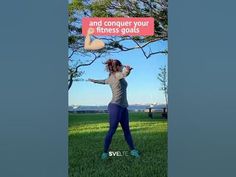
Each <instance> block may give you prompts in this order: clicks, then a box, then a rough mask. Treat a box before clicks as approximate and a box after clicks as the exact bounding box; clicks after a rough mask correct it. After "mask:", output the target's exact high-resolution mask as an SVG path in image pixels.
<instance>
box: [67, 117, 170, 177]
mask: <svg viewBox="0 0 236 177" xmlns="http://www.w3.org/2000/svg"><path fill="white" fill-rule="evenodd" d="M108 127H109V125H108V115H107V114H70V115H69V177H167V121H166V120H163V119H160V115H159V114H158V115H157V114H156V115H155V116H154V119H150V118H148V117H147V113H130V129H131V134H132V136H133V140H134V143H135V146H136V147H137V149H138V150H139V151H140V152H141V158H140V159H134V158H133V157H132V156H122V157H117V156H116V157H114V156H112V157H109V159H108V160H106V161H102V160H101V159H100V155H101V153H102V151H103V140H104V137H105V135H106V133H107V131H108ZM110 150H111V151H128V150H129V148H128V145H127V143H126V141H125V139H124V136H123V132H122V129H121V126H120V125H119V127H118V129H117V131H116V133H115V135H114V136H113V139H112V143H111V146H110Z"/></svg>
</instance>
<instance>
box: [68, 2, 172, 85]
mask: <svg viewBox="0 0 236 177" xmlns="http://www.w3.org/2000/svg"><path fill="white" fill-rule="evenodd" d="M167 14H168V1H167V0H151V1H150V0H115V1H114V0H72V2H71V3H69V4H68V15H69V20H68V31H69V33H68V47H69V56H68V58H69V72H68V74H69V77H68V84H69V86H68V88H70V87H71V85H72V83H73V81H75V80H77V79H78V78H79V77H80V76H81V71H80V70H81V67H82V66H89V65H90V64H92V63H93V62H91V61H93V60H96V59H98V58H101V57H105V56H106V55H108V54H112V53H119V52H126V51H130V50H136V49H140V50H141V51H142V53H143V55H144V57H145V58H147V59H148V58H150V57H151V56H152V55H156V54H166V53H167V50H164V51H152V49H151V48H150V46H149V44H151V43H156V42H158V41H160V40H167V38H168V33H167V29H168V18H167ZM83 17H154V19H155V21H154V31H155V34H154V35H153V36H146V37H145V36H136V37H130V36H123V37H117V36H110V37H108V36H107V37H103V38H100V39H102V40H103V41H104V42H105V44H106V45H105V48H104V49H103V50H99V51H86V50H84V48H83V43H84V36H83V35H82V24H81V20H82V18H83ZM94 38H96V37H95V36H94ZM125 41H130V42H132V44H133V46H130V45H129V46H126V44H125ZM72 56H76V57H72ZM72 58H73V60H72ZM85 58H90V61H85ZM87 63H90V64H89V65H81V64H87ZM79 65H80V66H79ZM78 66H79V67H78ZM77 72H80V74H77Z"/></svg>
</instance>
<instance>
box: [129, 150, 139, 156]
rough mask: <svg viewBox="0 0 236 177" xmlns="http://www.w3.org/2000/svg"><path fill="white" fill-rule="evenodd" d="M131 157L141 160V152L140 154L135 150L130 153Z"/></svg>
mask: <svg viewBox="0 0 236 177" xmlns="http://www.w3.org/2000/svg"><path fill="white" fill-rule="evenodd" d="M130 155H131V156H134V157H136V158H139V157H140V155H139V152H138V150H136V149H133V150H132V151H131V152H130Z"/></svg>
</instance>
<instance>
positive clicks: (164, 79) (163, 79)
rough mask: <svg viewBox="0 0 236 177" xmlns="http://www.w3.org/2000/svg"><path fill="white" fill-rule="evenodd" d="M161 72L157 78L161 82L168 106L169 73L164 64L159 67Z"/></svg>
mask: <svg viewBox="0 0 236 177" xmlns="http://www.w3.org/2000/svg"><path fill="white" fill-rule="evenodd" d="M159 70H160V73H159V74H158V76H157V78H158V80H159V81H160V82H161V88H160V90H162V91H163V92H164V96H165V102H166V108H167V107H168V74H167V67H166V66H163V67H160V68H159Z"/></svg>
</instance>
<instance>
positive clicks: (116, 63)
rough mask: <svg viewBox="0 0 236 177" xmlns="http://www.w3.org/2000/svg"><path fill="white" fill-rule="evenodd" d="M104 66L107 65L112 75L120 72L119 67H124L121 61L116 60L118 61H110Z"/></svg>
mask: <svg viewBox="0 0 236 177" xmlns="http://www.w3.org/2000/svg"><path fill="white" fill-rule="evenodd" d="M104 64H105V65H106V70H107V71H108V72H109V73H110V74H112V73H115V72H117V71H119V69H118V67H119V66H122V64H121V62H120V61H119V60H116V59H109V60H107V61H106V62H105V63H104Z"/></svg>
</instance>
